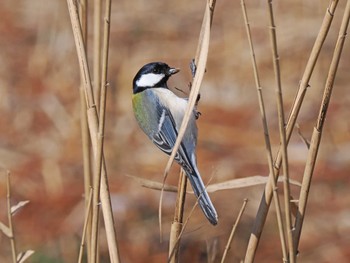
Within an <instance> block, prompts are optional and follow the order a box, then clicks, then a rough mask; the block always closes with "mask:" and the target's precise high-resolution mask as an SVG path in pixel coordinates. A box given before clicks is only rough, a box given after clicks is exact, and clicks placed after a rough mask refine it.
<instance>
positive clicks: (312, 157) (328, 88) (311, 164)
mask: <svg viewBox="0 0 350 263" xmlns="http://www.w3.org/2000/svg"><path fill="white" fill-rule="evenodd" d="M349 19H350V1H349V0H348V1H347V4H346V7H345V11H344V16H343V20H342V23H341V26H340V30H339V36H338V40H337V43H336V46H335V49H334V53H333V57H332V61H331V64H330V68H329V71H328V76H327V80H326V84H325V90H324V93H323V98H322V102H321V107H320V112H319V115H318V118H317V122H316V126H315V128H314V131H313V133H312V137H311V143H310V149H309V153H308V157H307V161H306V165H305V171H304V177H303V183H302V187H301V190H300V197H299V207H298V213H297V217H296V222H295V233H294V242H295V243H294V247H295V251H296V252H297V250H298V245H299V240H300V235H301V230H302V226H303V222H304V217H305V211H306V205H307V201H308V196H309V191H310V186H311V180H312V175H313V172H314V168H315V164H316V159H317V153H318V149H319V145H320V141H321V137H322V131H323V125H324V122H325V118H326V114H327V110H328V106H329V103H330V99H331V95H332V91H333V85H334V79H335V77H336V74H337V69H338V65H339V61H340V58H341V54H342V51H343V46H344V42H345V37H346V34H347V32H346V31H347V29H348V25H349Z"/></svg>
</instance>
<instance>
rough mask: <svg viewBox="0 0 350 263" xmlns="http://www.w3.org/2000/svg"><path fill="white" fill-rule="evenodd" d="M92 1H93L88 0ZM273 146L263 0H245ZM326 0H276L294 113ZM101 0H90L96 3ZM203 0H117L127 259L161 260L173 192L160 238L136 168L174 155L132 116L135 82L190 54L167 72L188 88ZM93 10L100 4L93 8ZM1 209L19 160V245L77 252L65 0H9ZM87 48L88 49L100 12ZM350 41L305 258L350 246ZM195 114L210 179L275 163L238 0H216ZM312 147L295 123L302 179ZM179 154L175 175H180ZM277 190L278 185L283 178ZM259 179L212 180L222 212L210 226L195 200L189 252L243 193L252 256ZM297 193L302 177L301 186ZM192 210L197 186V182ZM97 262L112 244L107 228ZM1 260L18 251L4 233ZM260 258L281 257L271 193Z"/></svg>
mask: <svg viewBox="0 0 350 263" xmlns="http://www.w3.org/2000/svg"><path fill="white" fill-rule="evenodd" d="M89 2H91V1H89ZM246 4H247V8H248V16H249V18H250V24H251V29H252V36H253V40H254V45H255V51H256V57H257V62H258V66H259V70H260V75H261V81H262V86H263V92H264V98H265V103H266V110H267V114H268V122H269V125H270V133H271V139H272V143H273V146H274V147H273V148H274V153H276V150H277V148H278V144H279V138H278V123H277V115H276V104H275V101H276V99H275V96H274V95H275V93H274V91H275V85H274V84H275V82H274V75H273V67H272V63H271V52H270V43H269V32H268V19H267V12H266V11H267V9H266V1H258V0H255V1H253V0H247V2H246ZM328 4H329V1H318V0H312V1H301V0H298V1H294V0H288V1H287V0H284V1H274V8H275V9H274V10H275V16H276V25H277V36H278V47H279V54H280V58H281V70H282V83H283V92H284V104H285V109H286V110H285V112H286V114H288V112H289V109H290V106H291V104H292V102H293V98H294V95H295V92H296V90H297V88H298V83H299V80H300V78H301V76H302V73H303V71H304V68H305V65H306V62H307V59H308V55H309V53H310V51H311V48H312V45H313V43H314V40H315V37H316V35H317V33H318V30H319V28H320V25H321V22H322V19H323V16H324V13H325V10H326V8H327V5H328ZM344 6H345V1H340V3H339V5H338V8H337V11H336V16H335V18H334V22H333V24H332V27H331V29H330V32H329V36H328V38H327V40H326V42H325V44H324V47H323V50H322V53H321V55H320V58H319V63H318V64H317V66H316V68H315V71H314V74H313V77H312V79H311V81H310V86H311V87H310V88H309V89H308V91H307V94H306V97H305V102H304V105H303V107H302V110H301V113H300V117H299V119H298V123H299V125H300V128H301V131H302V133H303V135H304V136H305V137H306V138H308V139H310V137H311V133H312V128H313V126H314V124H315V118H316V117H317V114H318V111H319V104H320V101H321V98H322V92H323V91H322V90H323V88H324V83H325V79H326V77H327V72H328V67H329V62H330V60H331V57H332V53H333V49H334V45H335V42H336V40H337V35H338V29H339V25H340V22H341V18H342V14H343V10H344ZM90 7H92V3H90ZM203 10H204V2H203V1H199V0H194V1H190V2H189V1H183V0H179V1H155V0H150V1H142V0H136V1H127V0H120V1H113V9H112V24H111V49H110V63H109V77H108V80H109V82H110V89H109V90H108V102H107V103H108V105H107V107H108V109H107V117H106V118H107V120H106V121H107V122H106V134H105V135H106V136H105V156H106V161H107V169H108V175H109V182H110V188H111V191H112V193H111V194H112V202H113V207H114V209H115V221H116V228H117V234H118V241H119V247H120V252H121V258H122V262H165V260H166V256H167V246H168V244H167V238H168V230H169V225H170V222H171V220H172V214H173V209H174V202H175V194H173V193H167V194H165V198H164V202H163V223H164V224H163V227H164V229H165V230H164V231H165V233H164V239H165V242H163V243H162V244H160V243H159V230H158V202H159V195H160V193H159V192H157V191H154V190H150V189H145V188H143V187H141V186H140V185H139V183H138V182H136V181H135V180H133V179H131V178H130V177H127V175H135V176H139V177H143V178H148V179H153V180H157V181H161V178H162V174H163V170H164V168H165V165H166V161H167V157H166V156H165V155H164V154H163V153H161V152H160V151H159V150H158V149H156V147H154V146H153V145H152V144H151V143H150V142H149V141H148V139H147V138H146V136H145V135H144V134H143V133H142V132H141V131H140V129H139V128H138V127H137V124H136V122H135V120H134V117H133V112H132V108H131V82H132V78H133V77H134V75H135V73H136V72H137V70H138V69H139V68H140V67H141V66H142V65H144V64H145V63H148V62H150V61H164V62H167V63H168V64H169V65H171V66H174V67H179V68H181V70H182V71H181V72H180V73H179V74H177V75H176V76H174V77H173V78H172V79H171V81H170V83H169V84H170V86H172V87H177V88H181V89H184V90H186V89H187V86H188V83H189V81H190V80H191V75H190V71H189V67H188V64H189V61H190V59H191V58H193V57H194V55H195V51H196V45H197V39H198V35H199V30H200V25H201V19H202V15H203ZM90 15H92V13H91V14H90ZM0 16H1V23H0V47H1V48H0V112H1V115H0V165H1V169H2V172H1V175H0V207H1V209H0V220H1V221H2V222H5V223H6V224H7V217H6V209H5V208H6V180H5V179H6V177H5V174H6V173H5V172H4V171H5V170H10V171H11V174H12V202H13V203H14V204H15V203H16V202H18V201H21V200H30V204H29V205H28V206H26V207H25V208H23V209H22V210H21V211H20V212H19V213H18V214H17V215H16V216H15V217H14V225H15V232H16V240H17V244H18V250H19V251H23V250H26V249H33V250H35V251H36V253H35V254H34V255H33V256H32V257H31V259H30V260H29V262H75V261H76V259H77V253H78V248H79V242H80V237H81V232H82V224H83V215H84V208H83V176H82V174H83V171H82V150H81V133H80V119H79V118H80V102H79V67H78V63H77V57H76V50H75V46H74V42H73V35H72V30H71V25H70V20H69V16H68V11H67V4H66V1H44V0H36V1H28V0H23V1H10V0H2V1H1V3H0ZM90 18H91V19H90V24H89V26H90V29H89V41H90V42H89V44H88V45H89V49H88V51H89V59H90V60H91V59H92V55H90V54H92V16H91V17H90ZM349 55H350V45H349V42H348V40H347V42H346V43H345V46H344V51H343V56H342V59H341V63H340V65H339V69H338V74H337V78H336V82H335V89H334V92H333V95H332V96H333V97H332V101H331V105H330V108H329V113H328V115H327V120H326V125H325V130H324V134H323V138H322V143H321V148H320V152H319V156H318V162H317V167H316V170H315V173H314V178H313V185H312V187H311V194H310V202H309V205H308V209H307V216H306V221H305V225H304V228H303V233H302V237H301V244H300V256H299V261H300V262H348V261H349V260H350V252H349V249H348V248H349V245H350V238H349V236H350V223H349V222H350V210H349V207H350V206H349V205H350V191H349V186H350V181H349V169H350V162H349V158H350V157H349V156H350V134H349V130H350V121H349V113H350V107H349V102H350V93H349V90H348V88H349V81H350V78H349V72H350V71H349V70H350V59H349ZM201 95H202V96H201V101H200V105H199V110H200V111H201V112H202V116H201V117H200V119H199V121H198V126H199V132H200V133H199V142H198V163H199V169H200V171H201V173H202V176H203V178H204V180H205V181H206V182H207V181H208V180H209V179H210V178H211V177H212V178H213V179H212V182H213V183H216V182H222V181H225V180H229V179H233V178H243V177H248V176H253V175H266V174H267V172H268V167H267V162H266V154H265V146H264V141H263V133H262V128H261V120H260V113H259V108H258V101H257V96H256V90H255V84H254V79H253V71H252V66H251V61H250V55H249V48H248V42H247V37H246V32H245V28H244V22H243V17H242V12H241V7H240V3H239V1H227V0H218V1H217V6H216V10H215V15H214V22H213V27H212V35H211V43H210V52H209V59H208V65H207V73H206V75H205V78H204V82H203V86H202V90H201ZM306 156H307V148H306V146H305V144H304V143H303V142H302V140H301V139H300V137H299V136H298V135H293V137H292V139H291V142H290V147H289V160H290V173H291V177H292V178H293V179H295V180H298V181H301V178H302V174H303V169H304V164H305V159H306ZM178 171H179V168H178V166H177V165H174V166H173V168H172V171H171V176H170V177H169V178H168V181H167V182H168V183H171V184H176V182H177V174H178ZM280 191H282V189H281V190H280ZM262 192H263V186H255V187H249V188H243V189H235V190H226V191H221V192H216V193H212V194H211V197H212V199H213V202H214V204H215V206H216V208H217V210H218V213H219V216H220V221H219V225H218V226H217V227H212V226H211V225H209V223H208V222H207V221H206V220H205V218H204V217H203V216H202V214H201V213H200V211H196V212H195V214H194V216H193V218H192V219H191V220H190V222H189V225H188V227H187V230H186V233H185V234H184V237H183V240H182V247H181V262H207V259H206V250H207V246H214V247H215V248H216V249H217V255H218V257H217V259H219V258H220V257H221V255H222V252H223V249H224V246H225V243H226V241H227V238H228V236H229V231H230V229H231V226H232V224H233V222H234V220H235V218H236V216H237V214H238V211H239V208H240V207H241V204H242V202H243V199H244V198H248V199H249V200H250V202H249V203H248V206H247V209H246V212H245V214H244V216H243V218H242V222H241V223H240V225H239V227H238V230H237V231H238V232H237V234H236V236H235V238H234V242H233V245H232V249H231V251H230V253H229V257H230V260H231V261H230V262H239V261H240V259H242V258H243V256H244V253H245V248H246V245H247V241H248V237H249V234H250V231H251V227H252V222H253V219H254V217H255V214H256V210H257V206H258V203H259V202H260V198H261V194H262ZM292 194H293V196H294V197H295V198H297V196H298V188H297V187H292ZM187 200H188V201H187V205H186V215H187V214H188V212H189V211H190V209H191V207H192V205H193V204H194V201H195V199H194V198H193V196H188V199H187ZM101 234H102V236H101V243H102V245H101V254H102V257H101V258H102V259H101V262H108V253H107V247H106V243H105V242H106V241H105V238H104V234H103V231H101ZM0 261H1V262H9V261H10V245H9V241H8V239H6V238H5V237H4V236H3V235H2V234H1V235H0ZM256 262H281V251H280V249H279V237H278V231H277V225H276V218H275V215H274V208H273V206H272V208H271V212H270V214H269V217H268V220H267V223H266V227H265V229H264V232H263V236H262V240H261V242H260V246H259V250H258V254H257V258H256Z"/></svg>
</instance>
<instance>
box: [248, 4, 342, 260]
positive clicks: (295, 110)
mask: <svg viewBox="0 0 350 263" xmlns="http://www.w3.org/2000/svg"><path fill="white" fill-rule="evenodd" d="M337 4H338V0H331V2H330V5H329V7H328V8H327V10H326V12H325V16H324V18H323V22H322V25H321V28H320V31H319V33H318V35H317V38H316V40H315V43H314V46H313V48H312V51H311V54H310V57H309V59H308V62H307V64H306V68H305V71H304V73H303V76H302V79H301V82H300V85H299V90H298V92H297V94H296V97H295V100H294V103H293V106H292V109H291V113H290V115H289V118H288V122H287V126H286V139H287V143H288V142H289V139H290V137H291V135H292V131H293V128H294V125H295V122H296V119H297V117H298V114H299V111H300V108H301V105H302V102H303V100H304V96H305V93H306V89H307V87H308V86H309V80H310V78H311V75H312V73H313V69H314V67H315V65H316V62H317V59H318V56H319V54H320V51H321V49H322V46H323V43H324V40H325V39H326V37H327V34H328V31H329V28H330V25H331V23H332V21H333V16H334V12H335V9H336V7H337ZM281 162H282V156H281V152H280V151H279V152H278V154H277V157H276V159H275V162H274V169H275V175H276V179H275V180H277V177H278V174H279V169H280V166H281ZM273 191H274V189H273V188H272V187H271V185H270V184H266V186H265V190H264V193H263V196H262V198H261V201H260V205H259V209H258V212H257V215H258V216H257V217H256V220H255V222H254V226H253V232H252V234H251V235H250V238H249V242H248V247H247V253H246V256H245V263H252V262H253V261H254V257H255V254H256V250H257V247H258V244H259V240H260V236H261V233H262V230H263V228H264V224H265V221H266V217H267V213H268V210H269V207H270V204H271V200H272V194H273Z"/></svg>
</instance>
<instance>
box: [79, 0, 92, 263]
mask: <svg viewBox="0 0 350 263" xmlns="http://www.w3.org/2000/svg"><path fill="white" fill-rule="evenodd" d="M87 10H88V6H87V0H82V1H80V4H79V18H80V24H81V28H82V33H83V39H84V46H85V50H86V49H87V32H88V27H87ZM80 82H81V84H80V123H81V138H82V148H83V168H84V193H85V194H84V196H85V212H86V213H88V214H87V218H88V221H87V230H86V236H87V238H86V251H87V253H86V255H87V262H88V263H90V262H91V259H90V253H91V209H88V207H89V206H90V202H89V192H91V190H90V189H91V186H92V185H91V166H90V165H91V153H90V147H91V145H90V139H89V137H90V133H89V127H88V123H87V114H86V101H85V95H84V84H83V76H80Z"/></svg>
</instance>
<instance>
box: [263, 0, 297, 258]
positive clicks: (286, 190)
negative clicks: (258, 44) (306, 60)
mask: <svg viewBox="0 0 350 263" xmlns="http://www.w3.org/2000/svg"><path fill="white" fill-rule="evenodd" d="M267 3H268V10H269V17H270V42H271V48H272V58H273V68H274V72H275V79H276V98H277V114H278V122H279V133H280V141H281V147H280V149H282V169H283V174H284V180H283V192H284V210H285V221H286V232H287V240H288V252H289V261H290V262H291V263H294V262H295V255H294V246H293V235H292V214H291V208H290V185H289V167H288V152H287V141H286V129H285V119H284V109H283V95H282V83H281V72H280V64H279V60H280V58H279V55H278V48H277V35H276V25H275V21H274V20H275V19H274V14H273V7H272V0H268V1H267ZM285 260H286V261H287V262H288V258H285Z"/></svg>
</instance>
